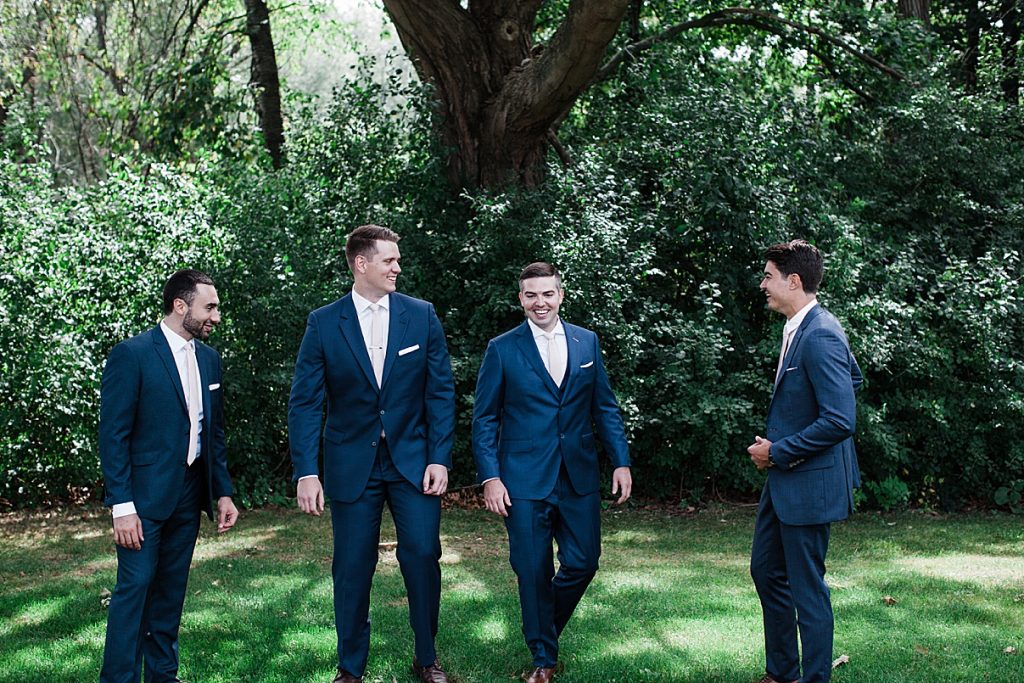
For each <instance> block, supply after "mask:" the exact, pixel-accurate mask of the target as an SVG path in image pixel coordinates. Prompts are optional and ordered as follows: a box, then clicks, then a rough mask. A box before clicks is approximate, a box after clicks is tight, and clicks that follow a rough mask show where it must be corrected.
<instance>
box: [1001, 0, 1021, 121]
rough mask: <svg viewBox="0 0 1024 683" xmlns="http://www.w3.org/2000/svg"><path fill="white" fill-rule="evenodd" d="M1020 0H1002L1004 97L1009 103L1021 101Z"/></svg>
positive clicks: (1002, 82)
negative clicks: (1019, 62) (1018, 56)
mask: <svg viewBox="0 0 1024 683" xmlns="http://www.w3.org/2000/svg"><path fill="white" fill-rule="evenodd" d="M1017 5H1018V0H1002V2H1001V3H1000V5H999V14H1000V17H1001V18H1002V20H1003V42H1002V45H1001V47H1002V58H1003V59H1002V63H1003V64H1002V66H1003V78H1002V81H1001V85H1002V88H1003V99H1005V100H1006V101H1007V103H1009V104H1018V103H1019V102H1020V70H1019V68H1018V66H1017V45H1018V44H1019V43H1020V12H1019V11H1018V9H1017Z"/></svg>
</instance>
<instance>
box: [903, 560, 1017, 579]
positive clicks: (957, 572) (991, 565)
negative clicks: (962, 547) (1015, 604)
mask: <svg viewBox="0 0 1024 683" xmlns="http://www.w3.org/2000/svg"><path fill="white" fill-rule="evenodd" d="M897 564H898V565H899V566H900V567H902V568H905V569H909V570H912V571H915V572H919V573H921V574H924V575H926V576H931V577H934V578H939V579H949V580H951V581H966V582H970V583H978V584H982V585H985V586H1005V585H1010V584H1018V585H1022V586H1024V558H1021V557H1002V556H998V555H995V556H994V555H979V554H976V553H972V554H959V553H954V554H949V555H938V556H934V557H926V556H921V555H913V556H910V557H904V558H901V559H900V560H898V561H897Z"/></svg>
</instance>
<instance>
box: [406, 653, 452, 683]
mask: <svg viewBox="0 0 1024 683" xmlns="http://www.w3.org/2000/svg"><path fill="white" fill-rule="evenodd" d="M412 672H413V674H415V675H416V677H417V678H419V679H420V680H421V681H423V683H448V674H446V673H445V672H444V669H442V668H441V662H439V661H438V660H436V659H435V660H434V663H433V664H428V665H427V666H420V663H419V662H417V661H416V658H415V657H413V660H412Z"/></svg>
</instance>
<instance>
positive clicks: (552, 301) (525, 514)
mask: <svg viewBox="0 0 1024 683" xmlns="http://www.w3.org/2000/svg"><path fill="white" fill-rule="evenodd" d="M564 297H565V292H564V291H563V290H562V281H561V277H560V276H559V274H558V270H557V269H556V268H555V267H554V266H552V265H551V264H549V263H541V262H538V263H531V264H530V265H528V266H527V267H526V268H524V269H523V271H522V273H521V274H520V276H519V303H520V304H521V305H522V307H523V311H524V312H525V313H526V321H525V322H523V324H521V325H519V326H518V327H516V328H514V329H512V330H511V331H509V332H506V333H505V334H503V335H501V336H500V337H496V338H495V339H492V340H491V341H490V343H489V344H488V345H487V352H486V353H485V355H484V360H483V364H482V365H481V366H480V374H479V376H478V378H477V386H476V402H475V405H474V408H473V455H474V457H475V459H476V465H477V476H478V477H479V480H480V482H481V483H483V485H484V502H485V504H486V506H487V509H488V510H490V511H491V512H494V513H495V514H498V515H501V516H502V517H504V518H505V527H506V529H507V530H508V539H509V560H510V562H511V564H512V569H513V570H514V571H515V573H516V577H517V578H518V580H519V600H520V604H521V606H522V611H523V636H524V637H525V638H526V644H527V646H528V647H529V648H530V653H531V654H532V655H533V665H532V670H531V671H530V672H529V673H528V674H527V675H526V676H525V677H524V678H525V680H526V681H527V682H528V683H548V681H550V680H551V679H552V677H553V676H554V675H555V671H556V666H557V664H558V638H559V636H560V635H561V633H562V630H563V629H564V628H565V625H566V624H567V623H568V621H569V618H570V617H571V616H572V613H573V611H574V610H575V609H576V605H577V604H578V603H579V601H580V599H581V598H582V597H583V593H584V591H586V589H587V586H588V585H590V582H591V580H592V579H593V578H594V574H595V573H596V572H597V564H598V558H599V557H600V555H601V496H600V493H599V490H598V489H599V485H600V479H601V472H600V467H599V463H598V458H597V450H596V448H595V439H594V432H595V429H596V432H597V435H598V436H599V437H600V440H601V443H602V444H603V445H604V448H605V451H606V452H607V453H608V455H609V456H610V458H611V461H612V464H613V465H614V467H615V469H614V471H613V472H612V493H613V494H616V493H618V494H619V498H618V501H617V502H618V503H623V502H625V501H626V500H627V499H628V498H629V496H630V492H631V491H632V487H633V480H632V477H631V475H630V469H629V445H628V444H627V442H626V432H625V429H624V427H623V424H622V417H621V415H620V413H619V405H618V402H617V401H616V399H615V394H614V393H612V389H611V385H610V384H609V382H608V375H607V373H606V372H605V369H604V361H603V360H602V358H601V349H600V347H599V346H598V343H597V335H596V334H594V333H593V332H591V331H590V330H586V329H584V328H582V327H577V326H575V325H570V324H569V323H566V322H563V321H562V320H561V319H560V318H559V315H558V309H559V306H560V305H561V303H562V300H563V298H564ZM552 540H557V541H558V562H559V569H558V573H557V574H556V573H555V569H554V557H553V552H552V546H551V543H552Z"/></svg>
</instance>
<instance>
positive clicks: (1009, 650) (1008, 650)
mask: <svg viewBox="0 0 1024 683" xmlns="http://www.w3.org/2000/svg"><path fill="white" fill-rule="evenodd" d="M1003 654H1007V655H1015V654H1017V648H1015V647H1014V646H1013V645H1011V646H1009V647H1008V648H1006V649H1005V650H1003Z"/></svg>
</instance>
